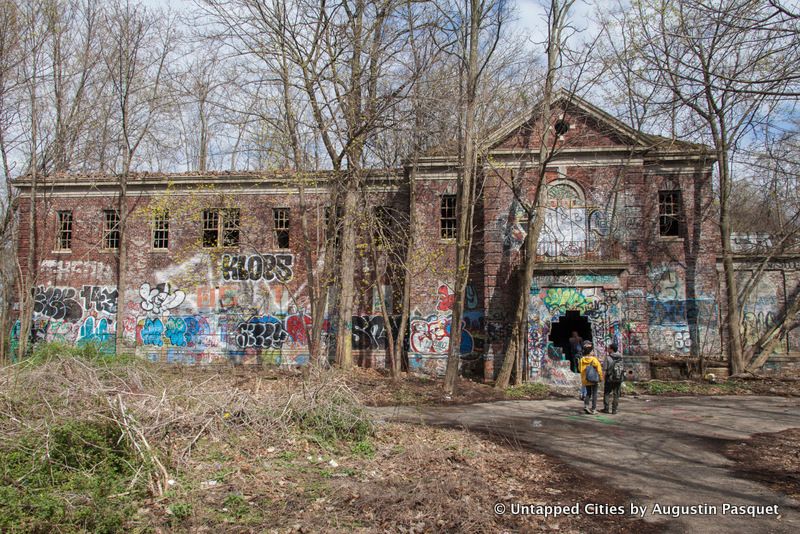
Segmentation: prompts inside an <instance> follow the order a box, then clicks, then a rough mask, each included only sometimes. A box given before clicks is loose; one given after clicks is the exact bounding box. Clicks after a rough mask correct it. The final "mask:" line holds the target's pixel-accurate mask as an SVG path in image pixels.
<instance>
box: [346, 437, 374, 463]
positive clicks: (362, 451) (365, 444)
mask: <svg viewBox="0 0 800 534" xmlns="http://www.w3.org/2000/svg"><path fill="white" fill-rule="evenodd" d="M350 452H352V453H353V455H355V456H360V457H361V458H369V459H372V458H374V457H375V446H374V445H373V444H372V442H370V441H367V440H361V441H357V442H355V443H353V444H352V445H351V446H350Z"/></svg>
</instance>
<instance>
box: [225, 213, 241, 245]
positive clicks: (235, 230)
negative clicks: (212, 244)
mask: <svg viewBox="0 0 800 534" xmlns="http://www.w3.org/2000/svg"><path fill="white" fill-rule="evenodd" d="M222 246H223V247H238V246H239V209H238V208H228V209H225V210H223V211H222Z"/></svg>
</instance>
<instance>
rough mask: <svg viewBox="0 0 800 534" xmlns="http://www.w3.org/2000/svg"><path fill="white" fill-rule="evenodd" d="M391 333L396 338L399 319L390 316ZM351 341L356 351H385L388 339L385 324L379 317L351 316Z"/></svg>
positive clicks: (381, 317)
mask: <svg viewBox="0 0 800 534" xmlns="http://www.w3.org/2000/svg"><path fill="white" fill-rule="evenodd" d="M389 321H390V323H391V326H392V333H393V334H394V335H395V338H396V337H397V331H398V325H399V322H400V318H399V317H397V316H390V317H389ZM352 323H353V330H352V334H351V339H352V343H353V348H354V349H356V350H367V349H385V348H386V346H387V344H388V342H389V338H388V336H387V334H386V323H385V322H384V320H383V316H381V315H374V316H369V315H353V317H352Z"/></svg>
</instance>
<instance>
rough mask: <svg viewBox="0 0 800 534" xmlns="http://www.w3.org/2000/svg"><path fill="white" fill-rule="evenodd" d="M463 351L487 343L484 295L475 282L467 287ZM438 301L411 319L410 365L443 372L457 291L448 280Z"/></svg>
mask: <svg viewBox="0 0 800 534" xmlns="http://www.w3.org/2000/svg"><path fill="white" fill-rule="evenodd" d="M464 296H465V300H464V314H463V318H462V322H461V340H460V343H459V352H460V353H461V355H462V356H467V355H470V354H475V353H480V352H483V351H484V349H485V345H486V334H485V330H486V328H485V327H486V324H485V317H484V312H483V310H481V309H479V305H480V298H479V296H478V292H477V291H476V290H475V287H474V286H473V285H471V284H470V285H468V286H467V288H466V291H465V295H464ZM436 297H437V300H436V305H435V306H434V310H433V312H431V313H428V314H423V313H420V312H419V311H418V310H415V312H414V313H413V314H412V317H411V319H410V321H409V338H408V348H409V365H410V366H411V368H412V369H414V370H418V371H425V372H426V373H430V374H441V373H442V372H443V370H444V362H445V361H446V358H447V353H448V351H449V350H450V331H451V327H452V317H453V314H452V309H453V304H454V302H455V294H454V293H453V290H452V289H451V287H450V286H449V285H448V284H445V283H442V284H439V286H438V287H437V290H436Z"/></svg>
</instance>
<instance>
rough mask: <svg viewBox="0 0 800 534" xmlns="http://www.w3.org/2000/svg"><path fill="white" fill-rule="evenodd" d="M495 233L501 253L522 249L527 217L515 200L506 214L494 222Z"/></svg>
mask: <svg viewBox="0 0 800 534" xmlns="http://www.w3.org/2000/svg"><path fill="white" fill-rule="evenodd" d="M494 225H495V231H496V232H497V233H498V234H499V236H500V239H501V241H502V243H503V252H504V253H508V252H511V251H517V250H519V249H520V248H521V247H522V244H523V243H524V242H525V236H526V235H527V229H526V228H525V227H526V225H527V216H526V214H525V210H524V209H523V207H522V205H520V203H519V202H518V201H517V200H516V199H515V200H514V201H512V202H511V207H510V208H509V210H508V213H507V214H500V215H499V216H498V217H497V219H496V220H495V223H494Z"/></svg>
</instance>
